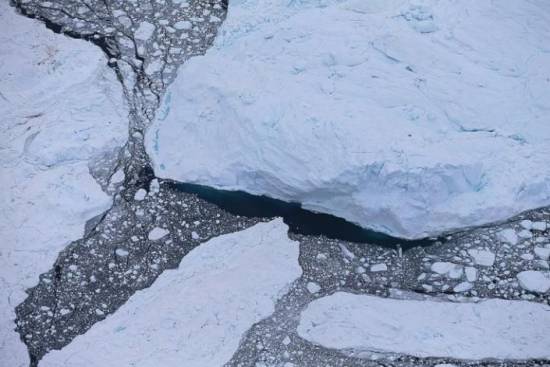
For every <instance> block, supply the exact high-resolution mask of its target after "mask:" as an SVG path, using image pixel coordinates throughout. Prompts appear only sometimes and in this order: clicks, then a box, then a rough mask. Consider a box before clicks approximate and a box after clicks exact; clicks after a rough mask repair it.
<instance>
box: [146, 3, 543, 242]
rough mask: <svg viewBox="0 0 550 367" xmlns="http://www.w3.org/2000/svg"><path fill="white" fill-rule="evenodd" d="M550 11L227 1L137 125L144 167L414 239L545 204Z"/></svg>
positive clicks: (506, 6) (532, 6)
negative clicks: (200, 50) (210, 31)
mask: <svg viewBox="0 0 550 367" xmlns="http://www.w3.org/2000/svg"><path fill="white" fill-rule="evenodd" d="M549 10H550V9H549V8H548V3H546V2H543V1H531V2H527V1H522V2H513V1H508V2H498V3H497V2H483V1H474V0H468V1H459V2H454V1H448V0H445V1H434V0H426V1H423V2H418V1H407V0H403V1H358V0H347V1H345V0H344V1H336V0H319V1H287V0H240V1H232V2H230V5H229V12H228V18H227V20H226V21H225V23H224V25H223V26H222V28H221V31H220V34H219V35H218V38H217V39H216V42H215V45H214V46H213V47H212V48H211V49H210V50H209V51H208V52H207V53H206V55H205V56H202V57H197V58H194V59H192V60H190V61H189V62H188V63H186V64H185V65H183V66H182V67H181V69H180V71H179V75H178V78H177V80H176V81H175V82H174V84H173V85H172V86H171V87H170V89H169V92H168V93H167V95H166V97H165V99H164V101H163V106H162V107H161V111H160V113H159V114H158V116H159V118H158V119H157V121H156V122H155V124H154V126H153V127H152V128H151V129H150V130H149V133H148V136H147V140H148V141H147V145H148V151H149V153H150V154H151V156H152V159H153V161H154V164H155V172H156V174H157V175H159V176H162V177H167V178H173V179H177V180H180V181H186V182H195V183H201V184H206V185H211V186H216V187H220V188H225V189H241V190H245V191H248V192H251V193H255V194H267V195H269V196H273V197H277V198H281V199H284V200H293V201H299V202H302V203H304V205H305V206H306V207H308V208H311V209H314V210H318V211H323V212H329V213H332V214H335V215H338V216H341V217H345V218H347V219H348V220H351V221H353V222H356V223H359V224H361V225H364V226H367V227H370V228H373V229H376V230H380V231H384V232H387V233H391V234H394V235H398V236H403V237H411V238H412V237H420V236H424V235H427V234H434V233H439V232H441V231H444V230H448V229H453V228H457V227H464V226H470V225H476V224H481V223H485V222H491V221H495V220H501V219H504V218H507V217H509V216H511V215H513V214H515V213H517V212H520V211H522V210H525V209H528V208H532V207H538V206H542V205H547V204H550V166H549V165H548V164H547V157H548V156H549V155H550V127H549V126H550V125H548V118H549V116H550V46H549V44H548V42H547V40H548V39H549V38H550V11H549ZM320 25H322V26H320ZM222 142H223V143H222Z"/></svg>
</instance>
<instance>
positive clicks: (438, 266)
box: [431, 261, 463, 279]
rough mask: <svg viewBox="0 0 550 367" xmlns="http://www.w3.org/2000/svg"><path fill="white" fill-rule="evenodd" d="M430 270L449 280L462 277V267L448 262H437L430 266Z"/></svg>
mask: <svg viewBox="0 0 550 367" xmlns="http://www.w3.org/2000/svg"><path fill="white" fill-rule="evenodd" d="M431 270H432V271H433V272H434V273H437V274H440V275H446V276H448V277H449V278H451V279H459V278H460V277H462V273H463V270H462V266H461V265H457V264H454V263H450V262H444V261H438V262H435V263H433V264H432V266H431Z"/></svg>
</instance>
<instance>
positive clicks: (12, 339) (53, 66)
mask: <svg viewBox="0 0 550 367" xmlns="http://www.w3.org/2000/svg"><path fill="white" fill-rule="evenodd" d="M0 44H2V47H1V48H0V81H1V82H0V116H2V128H1V129H0V145H1V147H0V150H1V151H2V153H1V154H0V185H1V186H2V190H1V192H0V208H1V210H0V236H1V238H2V245H1V246H0V279H1V281H0V282H1V284H2V285H1V286H0V356H1V357H0V361H1V362H0V364H1V365H6V366H10V367H11V366H13V367H21V366H25V367H26V366H28V365H29V361H28V353H27V350H26V347H25V345H24V344H23V343H22V342H21V340H20V336H19V335H18V334H17V333H16V332H15V331H14V328H15V325H14V323H13V320H14V319H15V312H14V307H15V306H16V305H17V304H19V303H20V302H22V301H23V300H24V299H25V298H26V297H27V294H26V293H25V290H26V289H27V288H30V287H31V286H33V285H35V284H36V283H37V282H38V275H39V274H40V273H43V272H46V271H48V270H49V269H50V268H51V266H52V264H53V263H54V261H55V258H56V257H57V255H58V253H59V251H61V250H62V249H63V248H65V247H66V246H67V245H68V244H69V243H70V242H71V241H73V240H76V239H78V238H80V237H82V235H83V233H84V225H85V223H86V221H87V220H89V219H91V218H93V217H95V216H97V215H98V214H100V213H101V212H103V211H105V210H107V209H108V208H109V207H110V205H111V204H112V199H111V198H110V197H109V196H108V195H107V194H105V193H104V192H103V191H102V190H101V187H100V186H99V185H98V184H97V183H96V182H95V180H94V179H93V178H92V176H91V175H90V174H89V168H88V164H89V161H90V159H91V158H93V157H95V156H96V155H97V156H99V155H101V154H103V153H105V152H106V151H112V150H113V149H115V148H116V147H118V146H121V145H122V144H124V142H125V140H126V137H127V123H128V120H127V114H128V111H127V109H126V107H125V105H124V102H123V95H122V89H121V87H120V84H119V82H118V81H117V79H116V76H115V74H114V73H113V71H112V70H111V69H109V68H108V66H107V64H106V59H105V56H104V55H103V53H102V51H101V50H100V49H99V48H98V47H97V46H94V45H93V44H91V43H89V42H86V41H84V40H74V39H70V38H69V37H66V36H62V35H58V34H55V33H53V32H52V31H51V30H48V29H46V27H45V26H44V24H42V23H41V22H39V21H38V20H31V19H27V18H25V17H23V16H20V15H17V13H16V12H15V10H14V9H13V8H11V7H10V6H9V2H7V1H0Z"/></svg>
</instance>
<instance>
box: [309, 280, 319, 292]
mask: <svg viewBox="0 0 550 367" xmlns="http://www.w3.org/2000/svg"><path fill="white" fill-rule="evenodd" d="M306 288H307V290H308V291H309V293H311V294H315V293H317V292H319V291H320V290H321V286H320V285H319V284H317V283H314V282H308V283H307V285H306Z"/></svg>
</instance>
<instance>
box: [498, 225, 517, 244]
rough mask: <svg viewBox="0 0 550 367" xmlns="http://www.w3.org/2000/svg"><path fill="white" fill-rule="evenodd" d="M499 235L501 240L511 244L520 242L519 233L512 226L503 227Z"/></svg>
mask: <svg viewBox="0 0 550 367" xmlns="http://www.w3.org/2000/svg"><path fill="white" fill-rule="evenodd" d="M497 237H498V239H499V241H501V242H506V243H509V244H510V245H516V244H517V243H518V235H517V234H516V231H515V230H513V229H512V228H508V229H503V230H502V231H500V232H498V235H497Z"/></svg>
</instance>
